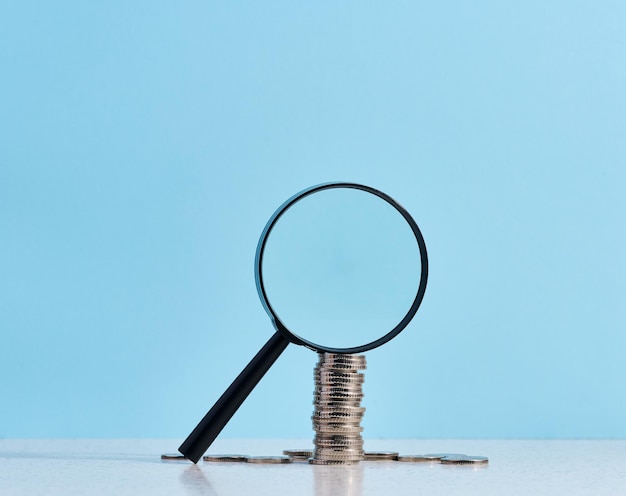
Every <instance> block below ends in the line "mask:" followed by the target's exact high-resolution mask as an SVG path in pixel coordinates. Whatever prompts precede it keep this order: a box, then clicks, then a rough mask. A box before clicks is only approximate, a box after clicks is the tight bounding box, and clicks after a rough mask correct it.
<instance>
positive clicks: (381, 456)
mask: <svg viewBox="0 0 626 496" xmlns="http://www.w3.org/2000/svg"><path fill="white" fill-rule="evenodd" d="M364 458H365V460H366V461H390V460H397V459H398V453H397V452H396V451H366V452H365V453H364Z"/></svg>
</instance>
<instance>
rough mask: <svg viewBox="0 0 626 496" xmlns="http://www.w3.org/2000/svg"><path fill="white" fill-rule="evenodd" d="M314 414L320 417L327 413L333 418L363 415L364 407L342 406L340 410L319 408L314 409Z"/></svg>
mask: <svg viewBox="0 0 626 496" xmlns="http://www.w3.org/2000/svg"><path fill="white" fill-rule="evenodd" d="M315 412H316V413H318V414H320V415H325V414H327V413H329V414H331V413H332V414H333V415H335V416H341V415H356V414H358V413H365V407H364V406H356V407H349V406H344V407H341V408H324V407H319V408H316V409H315Z"/></svg>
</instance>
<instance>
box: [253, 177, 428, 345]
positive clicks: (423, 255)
mask: <svg viewBox="0 0 626 496" xmlns="http://www.w3.org/2000/svg"><path fill="white" fill-rule="evenodd" d="M337 188H342V189H357V190H361V191H365V192H367V193H370V194H372V195H374V196H377V197H379V198H380V199H382V200H384V201H386V202H387V203H388V204H389V205H391V206H392V207H393V208H394V209H396V210H397V211H398V213H399V214H400V215H402V217H404V220H405V221H406V222H407V224H408V225H409V226H410V228H411V231H413V235H414V236H415V240H416V241H417V245H418V247H419V252H420V260H421V267H422V270H421V277H420V283H419V286H418V289H417V293H416V295H415V299H414V300H413V303H412V304H411V307H410V308H409V310H408V312H407V313H406V315H405V316H404V318H403V319H402V320H401V321H400V322H398V324H397V325H396V326H395V327H394V328H393V329H391V331H389V332H388V333H387V334H385V335H384V336H382V337H380V338H379V339H376V340H374V341H372V342H371V343H367V344H364V345H361V346H354V347H350V348H333V347H329V346H324V345H320V344H319V343H313V342H311V341H308V340H306V339H304V338H302V337H300V336H298V335H297V334H295V333H294V332H293V331H292V330H290V329H288V328H287V326H285V325H284V324H283V323H282V322H281V320H280V318H279V317H278V314H277V312H276V311H275V310H274V308H273V307H272V305H271V303H270V300H269V298H268V296H267V292H266V291H265V285H264V284H263V254H264V253H265V245H266V244H267V240H268V238H269V235H270V234H271V232H272V229H273V228H274V226H275V225H276V223H277V222H278V221H279V219H280V218H281V217H282V216H283V214H284V213H285V212H287V210H289V209H290V208H291V207H292V206H293V205H295V204H296V203H298V202H299V201H300V200H302V199H303V198H306V197H307V196H310V195H312V194H314V193H318V192H320V191H325V190H329V189H337ZM254 279H255V281H256V288H257V292H258V293H259V298H260V299H261V303H262V304H263V308H265V311H266V312H267V314H268V315H269V316H270V319H272V323H273V324H274V327H275V328H276V330H277V331H278V332H280V333H281V334H283V335H284V336H285V337H286V338H287V339H288V340H289V341H291V342H292V343H294V344H299V345H302V346H305V347H307V348H309V349H311V350H313V351H316V352H326V353H346V354H351V353H363V352H365V351H369V350H371V349H373V348H377V347H379V346H381V345H383V344H385V343H386V342H388V341H390V340H391V339H393V338H394V337H396V336H397V335H398V334H400V332H401V331H402V330H403V329H404V328H405V327H406V326H407V325H408V324H409V322H411V320H412V319H413V317H414V316H415V314H416V313H417V310H418V309H419V307H420V305H421V303H422V300H423V299H424V293H425V292H426V282H427V280H428V255H427V252H426V243H425V242H424V237H423V236H422V233H421V231H420V228H419V227H418V225H417V223H416V222H415V220H414V219H413V217H411V215H410V214H409V212H407V211H406V209H405V208H404V207H403V206H402V205H400V204H399V203H398V202H397V201H395V200H394V199H393V198H392V197H390V196H389V195H387V194H385V193H383V192H382V191H380V190H377V189H375V188H372V187H371V186H366V185H364V184H357V183H347V182H332V183H323V184H318V185H316V186H311V187H310V188H307V189H304V190H302V191H300V192H299V193H296V194H295V195H293V196H292V197H291V198H289V199H288V200H287V201H285V202H284V203H283V204H282V205H281V206H280V207H278V208H277V209H276V211H275V212H274V214H273V215H272V216H271V217H270V219H269V220H268V222H267V224H266V225H265V229H263V232H262V233H261V237H260V238H259V243H258V245H257V250H256V256H255V260H254Z"/></svg>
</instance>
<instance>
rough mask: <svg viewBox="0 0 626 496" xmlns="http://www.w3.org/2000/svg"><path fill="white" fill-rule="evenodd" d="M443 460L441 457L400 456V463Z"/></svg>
mask: <svg viewBox="0 0 626 496" xmlns="http://www.w3.org/2000/svg"><path fill="white" fill-rule="evenodd" d="M442 458H443V456H439V455H401V456H398V461H399V462H437V463H439V461H440V460H441V459H442Z"/></svg>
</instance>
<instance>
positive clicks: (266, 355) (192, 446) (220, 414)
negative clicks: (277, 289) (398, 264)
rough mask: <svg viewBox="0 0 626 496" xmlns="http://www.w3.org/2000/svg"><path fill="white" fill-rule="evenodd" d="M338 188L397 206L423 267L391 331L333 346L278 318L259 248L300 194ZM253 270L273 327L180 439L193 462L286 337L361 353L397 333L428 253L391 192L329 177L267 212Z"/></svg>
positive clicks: (414, 306)
mask: <svg viewBox="0 0 626 496" xmlns="http://www.w3.org/2000/svg"><path fill="white" fill-rule="evenodd" d="M336 188H344V189H357V190H361V191H365V192H367V193H371V194H372V195H375V196H377V197H379V198H381V199H382V200H384V201H386V202H387V203H388V204H389V205H391V206H392V207H393V208H395V209H396V210H397V211H398V213H400V214H401V215H402V217H404V220H406V222H407V223H408V224H409V226H410V227H411V230H412V231H413V235H414V236H415V240H416V241H417V245H418V247H419V252H420V259H421V269H422V271H421V276H420V283H419V286H418V289H417V293H416V295H415V299H414V300H413V303H412V304H411V307H410V308H409V310H408V312H407V313H406V315H405V316H404V318H403V319H402V320H401V321H400V322H399V323H398V324H397V325H396V326H395V327H394V328H393V329H391V331H389V332H388V333H387V334H385V335H384V336H382V337H381V338H379V339H376V340H374V341H372V342H370V343H367V344H364V345H361V346H355V347H352V348H331V347H326V346H323V345H319V344H317V343H312V342H310V341H307V340H306V339H303V338H302V337H300V336H298V335H296V334H294V333H293V332H292V331H291V330H289V329H287V327H286V326H285V325H284V324H283V323H282V322H281V321H280V319H279V318H278V315H277V313H276V312H275V311H274V308H273V307H272V306H271V304H270V300H269V298H268V296H267V293H266V291H265V286H264V284H263V254H264V252H265V245H266V243H267V239H268V237H269V235H270V234H271V232H272V229H273V228H274V226H275V225H276V223H277V222H278V220H279V219H280V218H281V216H282V215H283V214H284V213H285V212H286V211H287V210H288V209H289V208H291V207H292V206H293V205H294V204H296V203H297V202H299V201H300V200H302V199H303V198H306V197H307V196H310V195H312V194H314V193H317V192H319V191H324V190H329V189H336ZM254 276H255V281H256V287H257V291H258V293H259V298H260V299H261V303H262V304H263V307H264V308H265V311H266V312H267V314H268V315H269V316H270V319H271V320H272V323H273V325H274V328H275V329H276V332H275V333H274V335H273V336H272V337H271V338H270V339H269V341H268V342H267V343H266V344H265V345H264V346H263V348H261V350H260V351H259V352H258V353H257V354H256V355H255V356H254V358H253V359H252V360H251V361H250V363H249V364H248V365H247V366H246V368H245V369H243V371H242V372H241V373H240V374H239V375H238V376H237V378H236V379H235V380H234V381H233V383H232V384H231V385H230V386H229V387H228V389H227V390H226V391H225V392H224V394H222V396H220V398H219V399H218V400H217V402H216V403H215V405H213V407H212V408H211V410H209V411H208V413H207V414H206V415H205V416H204V417H203V418H202V420H201V421H200V423H198V425H197V426H196V427H195V429H194V430H193V431H192V432H191V434H189V436H188V437H187V439H185V441H184V442H183V444H181V445H180V447H179V448H178V450H179V451H180V452H181V453H182V454H183V455H185V457H186V458H188V459H189V460H191V461H193V462H194V463H197V462H198V460H199V459H200V458H201V457H202V455H203V454H204V452H205V451H206V450H207V449H208V448H209V446H210V445H211V443H212V442H213V441H214V440H215V438H216V437H217V436H218V435H219V433H220V432H221V431H222V429H223V428H224V426H225V425H226V424H227V423H228V421H229V420H230V419H231V417H232V416H233V415H234V414H235V412H236V411H237V409H238V408H239V407H240V406H241V404H242V403H243V402H244V400H245V399H246V398H247V397H248V395H249V394H250V393H251V392H252V390H253V389H254V387H255V386H256V385H257V384H258V382H259V381H260V380H261V378H262V377H263V376H264V375H265V373H266V372H267V371H268V370H269V369H270V367H271V366H272V364H273V363H274V362H275V361H276V359H277V358H278V357H279V356H280V354H281V353H282V352H283V351H284V350H285V348H286V347H287V345H288V344H289V343H294V344H298V345H302V346H306V347H307V348H310V349H311V350H313V351H317V352H328V353H346V354H350V353H362V352H364V351H368V350H371V349H373V348H376V347H378V346H380V345H382V344H385V343H386V342H388V341H389V340H391V339H392V338H394V337H395V336H397V335H398V334H399V333H400V332H401V331H402V330H403V329H404V328H405V327H406V326H407V324H408V323H409V322H410V321H411V319H412V318H413V317H414V316H415V313H416V312H417V310H418V308H419V306H420V304H421V303H422V299H423V298H424V293H425V291H426V282H427V279H428V256H427V253H426V244H425V243H424V238H423V237H422V233H421V231H420V229H419V227H418V226H417V223H416V222H415V220H413V217H411V215H410V214H409V213H408V212H407V211H406V210H405V209H404V208H403V207H402V206H401V205H400V204H399V203H398V202H396V201H395V200H394V199H393V198H391V197H390V196H389V195H387V194H385V193H383V192H382V191H379V190H377V189H375V188H372V187H370V186H365V185H363V184H357V183H348V182H332V183H324V184H319V185H317V186H311V187H310V188H307V189H305V190H302V191H300V192H299V193H296V194H295V195H293V196H292V197H291V198H289V199H288V200H287V201H286V202H284V203H283V204H282V205H281V206H280V207H279V208H278V209H277V210H276V211H275V212H274V214H273V215H272V216H271V217H270V219H269V220H268V222H267V224H266V225H265V228H264V229H263V232H262V233H261V237H260V239H259V243H258V245H257V251H256V256H255V270H254Z"/></svg>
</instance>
